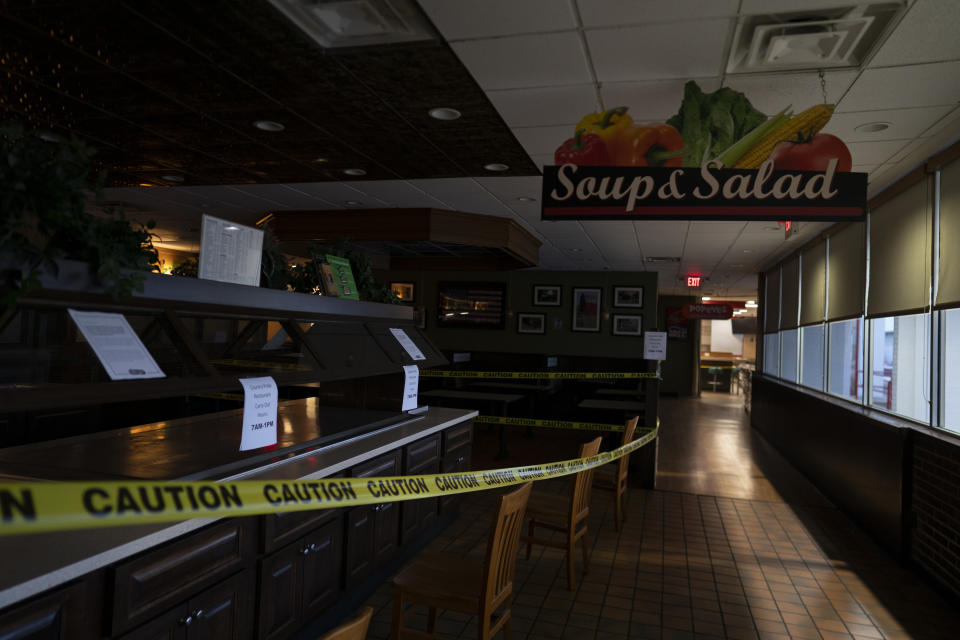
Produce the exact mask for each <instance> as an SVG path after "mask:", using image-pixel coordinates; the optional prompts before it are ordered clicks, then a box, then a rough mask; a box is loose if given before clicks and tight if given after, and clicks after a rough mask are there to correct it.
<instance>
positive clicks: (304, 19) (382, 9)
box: [270, 0, 437, 49]
mask: <svg viewBox="0 0 960 640" xmlns="http://www.w3.org/2000/svg"><path fill="white" fill-rule="evenodd" d="M270 4H272V5H273V6H274V7H276V8H277V9H279V10H280V12H281V13H283V14H284V15H285V16H287V18H289V19H290V20H292V21H293V23H294V24H295V25H297V26H298V27H299V28H300V29H301V30H303V31H304V32H305V33H306V34H307V35H308V36H310V37H311V38H313V39H314V40H316V41H317V42H318V43H319V44H320V45H321V46H323V47H325V48H328V49H336V48H341V47H368V46H374V45H385V44H397V43H401V42H419V41H423V40H436V39H437V34H436V31H435V30H434V28H433V26H432V25H431V24H430V21H429V20H427V19H426V17H425V16H424V15H423V13H422V12H421V11H420V8H419V7H417V6H416V4H415V3H414V2H412V0H270Z"/></svg>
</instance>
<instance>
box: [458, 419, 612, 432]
mask: <svg viewBox="0 0 960 640" xmlns="http://www.w3.org/2000/svg"><path fill="white" fill-rule="evenodd" d="M473 421H474V422H477V423H483V424H506V425H511V426H515V427H547V428H549V429H575V430H578V431H623V425H622V424H606V423H603V422H571V421H568V420H538V419H536V418H503V417H500V416H477V417H476V418H474V419H473Z"/></svg>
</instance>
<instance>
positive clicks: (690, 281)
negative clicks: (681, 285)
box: [687, 276, 703, 287]
mask: <svg viewBox="0 0 960 640" xmlns="http://www.w3.org/2000/svg"><path fill="white" fill-rule="evenodd" d="M702 279H703V276H687V286H688V287H699V286H700V281H701V280H702Z"/></svg>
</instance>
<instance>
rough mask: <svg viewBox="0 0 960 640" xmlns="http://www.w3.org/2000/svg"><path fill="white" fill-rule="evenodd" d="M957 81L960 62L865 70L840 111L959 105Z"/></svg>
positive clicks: (959, 88) (843, 102) (844, 99)
mask: <svg viewBox="0 0 960 640" xmlns="http://www.w3.org/2000/svg"><path fill="white" fill-rule="evenodd" d="M958 77H960V62H940V63H935V64H920V65H912V66H907V67H890V68H885V69H866V70H865V71H864V72H863V73H862V74H861V75H860V77H859V78H858V79H857V81H856V82H855V83H854V85H853V86H852V87H851V88H850V91H849V92H848V93H847V95H845V96H844V97H843V100H841V101H840V104H838V105H837V107H838V108H839V109H840V110H842V111H869V110H871V109H906V108H909V107H927V106H934V105H941V104H956V103H957V102H960V82H957V78H958ZM828 86H829V85H828Z"/></svg>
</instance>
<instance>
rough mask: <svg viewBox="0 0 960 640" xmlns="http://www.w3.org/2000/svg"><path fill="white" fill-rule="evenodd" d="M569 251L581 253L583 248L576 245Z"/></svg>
mask: <svg viewBox="0 0 960 640" xmlns="http://www.w3.org/2000/svg"><path fill="white" fill-rule="evenodd" d="M568 251H570V252H571V253H580V252H581V251H583V249H580V248H578V247H574V248H572V249H568Z"/></svg>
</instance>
